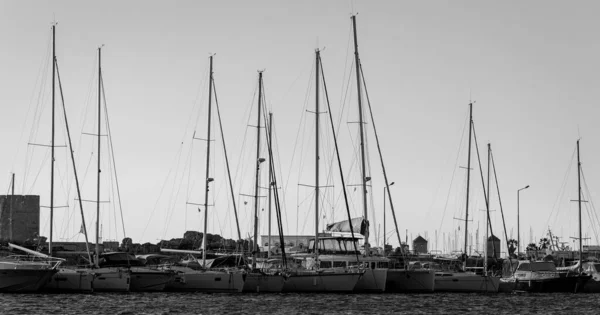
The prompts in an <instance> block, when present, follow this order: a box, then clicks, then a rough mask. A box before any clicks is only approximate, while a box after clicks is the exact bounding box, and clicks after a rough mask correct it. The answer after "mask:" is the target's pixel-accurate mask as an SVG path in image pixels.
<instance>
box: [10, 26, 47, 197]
mask: <svg viewBox="0 0 600 315" xmlns="http://www.w3.org/2000/svg"><path fill="white" fill-rule="evenodd" d="M50 34H52V33H50ZM50 38H52V36H50ZM51 43H52V41H49V42H48V45H47V46H48V48H47V49H48V50H47V52H46V54H45V56H49V55H50V56H51V55H52V54H51V53H50V50H51V47H52V45H51ZM50 59H52V58H48V57H46V58H44V59H43V60H42V64H43V65H42V68H41V69H40V72H41V71H42V69H43V73H42V74H41V79H40V81H37V80H36V82H35V83H36V86H35V87H34V90H33V92H32V96H31V99H30V103H29V108H28V110H27V116H29V113H30V112H31V109H32V107H33V117H32V120H31V124H32V125H31V129H30V130H29V142H35V140H36V138H37V134H38V128H39V123H40V119H41V115H42V112H43V108H42V109H41V110H40V107H42V105H41V103H42V102H43V101H44V99H43V98H44V95H46V94H47V93H44V92H45V89H46V86H47V84H46V82H47V77H48V72H49V69H48V68H49V67H48V64H49V62H50ZM44 60H45V61H44ZM38 82H39V92H38V95H37V102H36V103H35V106H34V105H33V104H34V99H35V91H36V89H37V88H38V86H37V83H38ZM22 132H24V130H23V131H22ZM33 150H34V149H33V148H30V147H29V145H28V146H27V148H26V154H25V159H24V171H23V183H22V188H21V191H25V190H26V188H25V187H27V179H28V177H29V169H30V167H31V165H32V163H33V161H32V158H30V156H31V155H33ZM16 159H17V155H16V156H15V160H16ZM30 189H32V187H30Z"/></svg>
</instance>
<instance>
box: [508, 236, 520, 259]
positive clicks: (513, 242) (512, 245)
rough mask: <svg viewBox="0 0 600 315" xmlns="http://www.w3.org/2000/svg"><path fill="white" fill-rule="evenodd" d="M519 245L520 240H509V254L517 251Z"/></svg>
mask: <svg viewBox="0 0 600 315" xmlns="http://www.w3.org/2000/svg"><path fill="white" fill-rule="evenodd" d="M517 245H519V242H517V240H515V239H510V240H508V255H511V256H512V255H513V254H514V253H515V251H516V250H517Z"/></svg>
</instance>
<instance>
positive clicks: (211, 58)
mask: <svg viewBox="0 0 600 315" xmlns="http://www.w3.org/2000/svg"><path fill="white" fill-rule="evenodd" d="M209 60H210V70H209V73H208V77H209V81H208V124H207V126H208V127H207V128H208V132H207V133H208V135H207V138H206V189H205V195H204V234H203V235H202V267H206V241H207V235H206V231H207V226H208V184H209V183H210V182H212V180H213V179H212V178H210V172H209V171H210V118H211V114H212V85H213V56H210V57H209Z"/></svg>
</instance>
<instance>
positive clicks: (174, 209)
mask: <svg viewBox="0 0 600 315" xmlns="http://www.w3.org/2000/svg"><path fill="white" fill-rule="evenodd" d="M598 6H599V5H598V4H597V2H594V1H575V2H564V1H526V2H523V1H502V2H491V1H218V2H214V1H213V2H208V1H173V2H167V1H162V2H159V1H126V2H123V1H103V2H96V3H94V2H82V1H52V2H50V1H47V2H46V1H43V2H38V1H2V2H0V40H1V42H2V49H1V50H0V69H1V71H0V87H1V88H0V108H1V113H2V114H1V115H0V131H1V132H0V143H1V145H2V148H3V150H2V154H1V155H0V168H1V169H2V170H3V172H2V174H3V175H2V176H0V182H4V183H5V184H3V185H2V186H0V187H6V190H5V191H7V192H8V191H9V188H8V187H9V184H10V176H11V173H13V172H14V173H16V180H17V185H16V193H18V194H39V195H41V203H42V205H49V194H50V193H49V190H50V189H49V182H50V180H49V173H50V169H49V161H50V160H49V156H48V152H49V150H48V149H47V148H45V147H40V146H36V147H34V146H31V145H29V146H28V145H27V143H28V142H31V143H39V144H46V145H47V144H49V143H50V125H49V121H50V80H51V75H50V73H51V67H50V66H51V64H50V63H49V58H50V55H51V50H50V39H51V31H50V27H51V24H52V22H53V21H57V22H58V25H57V40H56V54H57V59H58V63H59V67H60V74H61V76H62V77H61V79H62V84H63V90H64V93H65V103H66V107H67V114H68V117H69V123H70V128H71V131H72V133H73V142H74V150H75V155H76V160H77V165H78V171H79V172H80V180H81V181H82V186H83V196H82V199H85V200H95V198H96V196H95V187H96V183H95V174H96V172H95V168H96V165H95V163H96V162H95V158H96V150H95V149H94V148H93V146H94V145H95V142H94V141H95V139H96V138H95V137H93V136H88V135H84V134H83V133H91V132H95V130H96V129H95V128H96V125H95V119H96V118H95V113H96V110H97V109H95V106H96V100H97V88H96V85H97V74H96V71H97V70H96V69H97V63H98V58H97V48H98V47H99V46H100V45H103V44H104V45H105V46H104V48H103V50H102V68H103V78H104V84H105V91H106V99H107V107H108V111H109V120H110V126H111V131H112V140H113V146H114V151H115V162H116V167H117V175H118V179H119V188H120V191H121V201H122V204H123V220H124V225H125V229H126V234H127V236H129V237H132V238H133V240H134V241H135V242H146V241H150V242H156V240H157V239H163V238H167V239H169V238H173V237H181V235H182V233H183V232H184V231H185V230H201V226H202V216H201V215H200V214H199V213H198V211H197V207H196V206H192V205H189V204H188V205H186V202H190V203H203V200H204V188H203V187H202V183H203V180H202V179H203V178H204V165H205V164H204V163H205V157H204V156H203V154H204V146H205V144H206V143H205V142H203V141H201V140H196V141H193V142H194V143H193V146H194V149H193V150H192V152H193V154H191V153H186V152H189V150H190V145H191V142H192V140H191V138H192V135H193V133H194V130H195V132H196V137H197V138H204V139H205V138H206V112H207V99H208V95H207V94H208V93H207V77H208V57H209V55H210V54H211V53H214V54H216V55H215V57H214V77H215V84H216V89H217V96H218V101H219V105H220V109H221V114H222V119H223V124H224V132H225V140H226V144H227V149H228V151H229V159H230V164H231V167H232V176H233V177H234V178H235V183H234V186H235V187H234V190H235V192H236V199H237V200H236V202H238V208H239V209H238V210H239V211H240V219H241V221H242V222H241V225H242V226H241V229H242V234H244V237H247V236H248V233H251V229H252V224H251V217H252V215H251V211H252V209H253V208H252V206H253V200H252V198H249V197H243V196H242V195H240V194H253V188H252V185H253V180H254V174H253V172H254V171H255V168H254V165H255V164H253V163H255V154H256V153H255V150H256V149H255V147H254V145H255V138H253V137H254V133H255V132H256V128H252V127H251V126H249V125H255V120H256V116H255V115H256V114H255V109H256V107H255V103H256V95H255V92H256V88H257V70H263V69H264V70H265V72H264V84H265V90H266V104H267V107H268V108H269V109H270V110H272V111H273V114H274V117H275V120H274V124H275V132H276V138H277V143H276V144H277V149H276V150H277V152H278V155H277V157H276V158H277V159H278V160H279V162H278V163H279V164H280V169H279V171H280V172H281V173H282V178H283V179H282V180H280V184H281V185H282V186H283V187H282V188H283V190H284V191H285V200H284V202H285V213H284V217H285V218H284V220H285V226H284V231H286V233H289V234H313V233H314V214H313V213H311V212H310V211H311V210H310V209H309V208H310V207H311V206H310V204H308V207H307V203H306V202H304V203H303V200H304V199H303V198H306V196H305V197H301V195H302V194H305V195H306V190H308V191H309V193H310V191H311V190H310V188H300V187H303V186H298V184H309V185H312V184H313V183H314V175H313V170H312V166H311V165H312V164H310V163H312V162H311V160H310V159H313V158H314V157H313V156H314V151H310V150H314V145H312V144H309V143H311V142H310V141H312V140H310V139H312V138H311V137H313V138H314V131H312V130H311V129H309V128H313V127H312V126H314V114H310V113H307V112H306V110H313V109H314V96H313V95H312V93H314V88H313V87H312V86H313V85H314V81H312V80H314V79H313V78H312V75H313V74H314V73H313V71H314V70H313V69H314V51H315V48H317V47H318V48H320V49H321V50H322V53H321V54H322V59H323V67H324V70H325V75H326V80H327V84H328V89H329V97H330V100H331V104H332V113H333V117H334V120H335V121H339V122H341V125H340V126H341V127H340V141H341V143H342V146H343V147H344V148H345V149H346V150H349V152H346V154H345V155H344V156H342V163H343V164H344V168H345V171H344V172H345V173H346V174H347V175H349V177H348V180H347V182H348V184H349V185H353V184H356V183H357V179H356V178H357V177H356V174H354V175H352V173H356V163H357V160H356V158H357V156H356V154H354V153H355V151H352V148H355V147H353V146H355V145H356V124H352V123H351V122H355V121H356V115H355V114H356V113H357V110H356V109H355V108H354V106H355V104H356V92H355V78H354V77H353V75H354V72H353V68H352V67H353V63H352V58H353V51H352V49H353V48H352V42H351V37H350V35H351V31H352V26H351V20H350V16H351V14H352V13H353V12H358V17H357V23H358V41H359V50H360V57H361V62H362V66H363V70H364V74H365V79H366V83H367V85H368V93H369V97H370V99H371V104H372V106H373V114H374V117H375V120H376V127H377V129H378V132H379V137H380V142H381V146H382V150H383V157H384V161H385V163H386V167H387V172H388V176H389V178H390V181H393V182H395V184H394V186H392V187H391V188H390V192H391V194H392V197H393V200H394V206H395V210H396V214H397V216H398V223H399V228H400V234H401V235H402V237H403V238H404V237H405V234H408V238H409V239H410V238H414V237H416V236H417V235H418V234H421V235H424V236H427V238H428V239H429V240H430V242H431V243H432V245H430V249H433V248H437V249H439V250H442V249H445V250H451V249H455V248H456V247H460V248H462V242H463V233H464V225H463V224H464V223H463V222H462V221H458V220H455V219H454V218H455V217H464V192H465V188H464V186H465V185H464V184H465V170H464V169H463V168H460V166H466V154H465V152H466V137H467V136H466V134H465V132H466V130H465V129H464V127H465V122H466V120H467V117H468V103H469V100H470V99H472V100H474V101H476V103H475V105H474V109H473V111H474V122H475V127H476V133H477V140H478V141H479V148H480V151H481V155H482V159H483V161H482V162H483V163H484V173H485V172H486V170H485V167H486V166H485V165H486V161H485V156H486V153H485V147H486V144H487V143H488V142H490V143H491V145H492V150H493V152H494V159H495V162H496V167H497V172H498V180H499V186H500V194H501V197H502V205H503V209H504V212H505V213H504V215H505V218H506V222H507V229H508V233H509V237H510V238H517V237H516V233H517V232H516V230H517V223H516V221H517V190H518V189H519V188H522V187H524V186H526V185H530V186H531V187H530V188H529V189H527V190H524V191H521V198H520V210H521V211H520V212H521V213H520V218H521V221H520V222H521V239H522V242H521V243H522V244H523V246H522V247H524V245H526V244H527V243H529V240H530V234H531V233H530V231H533V239H534V240H535V241H536V242H537V240H538V239H539V238H540V237H543V236H544V235H545V234H546V232H547V229H548V228H549V227H550V228H551V229H552V231H553V233H554V234H555V235H558V236H560V237H561V239H562V240H563V241H567V242H569V244H571V245H572V243H573V242H572V240H570V239H569V237H571V236H575V235H576V233H577V205H576V203H573V202H570V200H573V199H577V182H576V175H577V173H576V167H575V161H574V160H573V159H572V157H573V152H574V150H575V143H576V140H577V139H578V138H581V149H582V152H581V153H582V156H581V158H582V163H583V170H584V176H585V179H586V184H587V186H589V192H588V190H587V188H585V190H584V199H586V200H588V201H591V202H588V203H587V204H585V205H584V206H585V208H584V224H583V228H584V235H588V236H589V237H591V240H590V241H588V243H589V244H598V243H599V242H598V240H597V239H598V238H597V235H596V234H594V229H597V227H598V223H599V222H598V219H597V218H596V217H595V214H593V217H592V218H590V216H589V214H590V213H595V212H594V211H595V209H594V208H593V203H592V202H593V201H594V200H595V197H596V196H597V194H596V193H595V192H596V191H597V189H599V187H600V178H599V176H598V174H600V172H599V170H600V163H594V161H597V160H598V159H599V158H600V149H599V148H598V143H599V141H600V138H598V137H599V135H600V130H599V129H600V126H599V124H598V123H597V122H596V119H598V117H600V115H599V114H600V110H599V109H598V105H597V104H596V103H597V102H598V99H599V96H600V95H598V94H599V92H598V91H600V90H599V89H598V88H597V87H598V86H600V77H599V76H598V73H600V62H599V61H598V56H600V44H599V41H598V40H597V39H596V37H597V30H598V29H600V21H599V20H598V19H597V12H598V9H599V8H598ZM348 84H350V85H349V87H348ZM58 99H59V98H58V97H57V100H58ZM57 104H60V102H57ZM57 109H60V110H62V109H61V107H57ZM58 113H62V112H61V111H57V114H58ZM321 120H322V122H324V121H326V116H325V115H321ZM57 122H58V123H57V144H60V145H64V144H66V138H65V135H64V122H63V120H62V119H59V120H57ZM214 125H215V123H214V120H213V126H214ZM371 126H372V123H368V124H367V127H368V128H370V127H371ZM321 128H322V129H326V128H330V127H329V125H326V124H323V126H322V127H321ZM304 130H308V131H304ZM218 132H219V131H218V129H213V135H212V136H211V138H213V139H215V141H213V142H212V144H213V149H212V150H213V155H212V157H211V158H212V159H213V161H216V162H215V163H212V164H214V165H215V166H214V170H213V171H212V172H214V178H215V182H214V183H213V184H214V185H213V186H212V188H211V193H214V195H212V196H211V197H210V199H211V202H210V204H211V205H214V206H213V207H209V232H210V233H220V234H223V235H224V236H226V237H232V238H233V237H236V235H235V234H236V233H235V227H234V223H233V219H232V216H233V213H232V209H231V206H230V202H228V199H227V198H226V197H227V196H228V195H229V192H228V190H227V182H226V175H225V173H224V171H223V169H224V167H223V163H222V161H223V154H222V148H221V147H220V146H221V140H220V136H218V135H217V136H214V135H215V133H218ZM103 133H104V132H103ZM323 135H325V136H326V134H325V133H324V134H323ZM370 139H371V140H370V142H369V144H368V147H369V156H370V158H369V159H370V160H369V161H370V162H369V165H370V169H371V170H370V171H369V175H370V176H371V177H372V191H370V193H369V198H370V200H372V201H371V202H370V203H369V204H370V210H369V211H370V213H371V214H369V216H370V217H373V216H374V220H372V227H374V228H376V229H379V225H382V224H383V211H382V209H383V181H382V173H381V169H380V167H379V161H378V156H377V150H376V145H375V143H374V142H373V140H372V138H370ZM461 139H462V142H461ZM102 141H103V149H102V150H103V151H101V153H102V154H101V156H102V157H103V159H104V160H103V161H104V162H102V163H103V164H102V165H103V166H102V168H103V172H102V175H103V185H102V187H103V188H102V191H103V193H102V194H103V197H101V199H103V201H110V202H107V203H105V204H103V210H102V213H103V214H102V221H101V222H102V226H103V237H104V239H117V240H119V241H120V240H121V239H122V238H123V232H122V227H121V226H122V224H121V222H120V214H118V213H116V212H114V210H111V209H110V208H112V207H114V206H115V205H117V204H118V201H117V200H116V197H114V196H112V197H109V194H110V191H111V189H112V188H110V187H113V186H111V185H109V183H108V182H109V181H108V180H106V183H105V181H104V179H109V173H110V172H109V166H108V162H107V160H108V156H105V155H104V154H105V153H106V152H107V150H106V148H107V143H106V137H102ZM324 143H325V144H326V148H325V149H324V150H323V152H322V153H321V160H322V161H323V163H324V164H325V160H327V161H329V160H330V159H331V158H332V157H331V140H324ZM263 146H264V140H263ZM263 150H264V147H263ZM459 150H460V151H459ZM67 153H68V151H66V150H65V148H58V149H57V157H56V164H57V167H58V169H59V170H58V171H57V173H58V176H57V179H56V183H57V188H56V190H57V192H56V197H55V199H56V205H57V206H63V205H67V204H68V206H69V208H59V209H57V210H56V212H57V216H56V222H55V233H56V234H55V239H56V240H67V239H68V240H79V241H81V240H83V238H82V236H81V235H78V233H77V232H78V231H79V227H80V224H81V219H80V216H79V214H78V207H77V203H76V201H75V198H76V197H75V190H74V186H73V179H72V177H73V176H72V174H71V170H70V164H69V163H70V161H69V160H68V155H67ZM263 156H265V155H264V154H263ZM265 157H266V156H265ZM303 160H307V161H308V162H306V163H305V164H303V162H302V161H303ZM473 161H474V163H473V164H472V168H473V171H474V172H473V173H472V177H471V183H472V187H473V189H472V191H471V194H472V200H471V206H470V210H469V211H470V212H471V216H470V219H472V220H473V221H470V222H469V224H470V228H469V231H470V232H472V233H475V231H476V229H477V227H478V228H479V231H480V232H479V233H480V234H479V235H480V236H481V235H483V233H484V232H483V231H484V227H485V225H484V221H483V219H484V212H482V211H479V210H480V209H484V208H485V206H484V201H483V200H484V199H483V193H482V190H481V177H480V176H479V168H478V166H477V164H475V162H476V161H477V159H476V155H475V154H474V155H473ZM192 162H193V163H192ZM327 163H329V162H327ZM309 166H310V167H309ZM190 167H191V169H190ZM323 167H324V169H329V164H327V168H325V166H323ZM323 172H327V171H325V170H324V171H323ZM332 172H333V173H332V174H333V175H331V176H337V175H336V174H337V170H335V169H333V171H332ZM186 173H187V174H186ZM263 173H264V172H263ZM176 174H178V175H176ZM453 174H454V177H453V176H452V175H453ZM263 175H264V174H263ZM353 176H354V177H353ZM323 178H324V179H323V183H324V185H326V183H325V182H326V180H325V177H323ZM263 182H264V180H263ZM188 183H189V185H188ZM339 188H340V186H339V184H338V185H336V186H335V187H333V188H324V189H323V190H324V191H325V190H330V191H332V192H331V193H329V194H330V196H328V197H327V196H326V197H324V198H325V199H323V205H322V207H323V208H325V209H328V210H327V211H324V213H323V214H322V215H321V218H323V217H325V219H326V221H330V220H334V219H343V218H344V211H345V210H344V209H343V207H342V206H343V201H342V199H340V197H339V196H340V194H339ZM494 189H495V187H492V190H494ZM178 191H179V193H178ZM348 191H349V194H350V195H351V199H352V202H351V205H352V213H353V214H354V215H359V214H360V213H361V210H360V209H359V208H360V207H359V206H360V203H359V202H360V199H358V197H359V195H358V190H357V191H354V189H353V188H352V186H350V187H349V189H348ZM261 195H265V193H264V192H263V193H261ZM496 195H497V194H496V193H492V204H491V209H492V210H495V211H493V212H492V220H493V224H494V232H495V233H496V234H499V232H500V228H501V221H500V220H501V218H500V211H499V210H500V207H499V205H498V198H497V196H496ZM264 200H265V198H261V202H263V203H264ZM330 201H331V202H330ZM84 206H85V213H86V221H87V225H88V229H89V228H91V226H90V225H92V223H93V222H95V218H93V216H95V206H94V204H91V203H88V202H86V203H85V205H84ZM265 207H266V206H264V205H261V206H260V208H265ZM331 209H334V211H332V210H331ZM387 209H388V210H389V204H388V208H387ZM41 211H42V213H43V215H42V223H41V226H42V234H43V235H46V236H47V235H48V223H47V222H48V216H47V213H48V211H47V209H46V208H43V209H42V210H41ZM265 212H266V210H265V211H261V213H263V214H261V219H260V220H261V221H260V222H261V232H260V234H265V233H266V224H263V221H264V222H266V218H265V216H264V213H265ZM387 219H388V220H387V227H386V229H387V231H388V232H387V234H388V239H390V242H391V243H392V244H394V245H397V244H398V240H397V238H396V237H395V233H393V232H392V224H391V221H390V216H389V213H388V217H387ZM459 225H462V226H461V227H460V231H459V230H458V228H459ZM471 227H474V228H471ZM436 232H437V233H438V237H437V238H436V237H435V235H436ZM371 233H372V235H376V234H377V233H378V232H377V231H374V230H373V229H372V231H371ZM379 233H380V232H379ZM455 234H458V235H460V237H459V241H458V243H459V244H461V245H459V246H453V247H450V246H446V245H444V244H443V243H444V239H446V240H447V239H448V235H455ZM511 235H512V236H511ZM501 238H502V239H504V237H503V236H502V237H501ZM371 243H376V241H375V240H374V238H372V240H371Z"/></svg>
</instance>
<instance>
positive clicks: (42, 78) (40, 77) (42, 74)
mask: <svg viewBox="0 0 600 315" xmlns="http://www.w3.org/2000/svg"><path fill="white" fill-rule="evenodd" d="M51 34H52V33H49V34H48V39H47V43H46V49H47V50H46V53H45V54H44V55H43V56H42V61H41V62H40V67H39V69H38V74H37V77H36V79H35V82H34V85H33V87H34V88H33V90H32V91H31V95H30V97H29V104H28V106H27V113H26V115H25V117H26V120H27V117H29V115H30V113H31V110H32V107H33V102H34V99H35V94H36V93H35V92H36V90H37V88H38V84H39V89H40V91H39V93H41V92H42V90H43V89H42V83H45V82H46V77H47V74H48V59H51V58H48V55H50V49H51V47H52V46H51V43H52V35H51ZM38 95H39V94H38ZM38 104H39V96H38ZM27 125H28V124H27V123H25V124H23V126H22V128H21V133H20V134H19V143H22V142H23V136H24V134H25V127H26V126H27ZM20 149H21V146H17V152H16V153H15V156H14V158H13V162H12V166H11V169H12V172H13V173H14V169H15V165H16V164H17V159H18V156H19V153H20ZM24 183H25V181H23V184H24ZM24 190H25V187H24V186H23V187H22V190H21V191H24Z"/></svg>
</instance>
